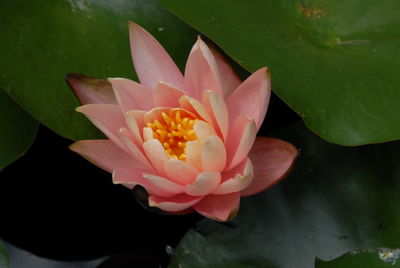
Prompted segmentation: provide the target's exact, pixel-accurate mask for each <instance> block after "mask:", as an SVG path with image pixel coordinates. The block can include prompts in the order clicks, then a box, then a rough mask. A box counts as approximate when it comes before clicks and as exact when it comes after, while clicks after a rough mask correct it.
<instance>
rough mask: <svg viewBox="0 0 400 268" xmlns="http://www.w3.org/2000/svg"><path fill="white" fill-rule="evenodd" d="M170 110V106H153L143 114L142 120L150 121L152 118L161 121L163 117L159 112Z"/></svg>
mask: <svg viewBox="0 0 400 268" xmlns="http://www.w3.org/2000/svg"><path fill="white" fill-rule="evenodd" d="M170 110H171V109H170V108H166V107H156V108H153V109H151V110H150V111H148V112H146V113H145V114H144V122H145V123H148V122H151V123H152V122H153V121H154V120H158V121H160V122H162V121H163V120H164V119H163V118H162V116H161V114H162V113H166V114H168V113H169V111H170Z"/></svg>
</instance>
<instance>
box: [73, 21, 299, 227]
mask: <svg viewBox="0 0 400 268" xmlns="http://www.w3.org/2000/svg"><path fill="white" fill-rule="evenodd" d="M129 37H130V45H131V53H132V59H133V63H134V66H135V70H136V73H137V75H138V78H139V80H140V84H139V83H137V82H134V81H132V80H128V79H125V78H109V79H108V81H107V80H100V79H93V78H89V77H85V76H82V75H69V77H68V79H67V80H68V83H69V85H70V86H71V87H72V88H73V89H74V91H75V92H76V94H77V96H78V97H79V99H80V101H81V103H82V104H84V105H83V106H81V107H79V108H78V109H77V110H78V111H79V112H81V113H83V114H84V115H86V116H87V117H88V118H89V119H90V120H91V121H92V122H93V124H94V125H96V127H98V128H99V129H100V130H101V131H102V132H103V133H104V134H105V135H106V136H107V138H108V139H104V140H83V141H78V142H76V143H74V144H73V145H71V147H70V148H71V149H72V150H73V151H75V152H77V153H79V154H80V155H82V156H83V157H85V158H86V159H88V160H89V161H91V162H92V163H94V164H95V165H97V166H99V167H101V168H103V169H105V170H106V171H108V172H110V173H112V179H113V182H114V183H116V184H123V185H124V186H126V187H129V188H133V187H134V186H136V185H141V186H142V187H144V188H145V189H146V191H147V192H148V194H149V198H148V204H149V206H152V207H157V208H159V209H161V210H163V211H167V212H171V213H180V212H183V211H188V210H195V211H197V212H198V213H200V214H202V215H204V216H205V217H208V218H211V219H215V220H218V221H226V220H229V219H231V218H232V217H233V216H234V215H236V212H237V211H238V208H239V203H240V197H241V196H247V195H252V194H255V193H258V192H260V191H263V190H265V189H266V188H268V187H270V186H271V185H273V184H274V183H276V182H277V181H278V180H279V179H281V178H282V177H283V176H284V175H285V174H286V173H287V171H288V169H289V168H290V166H291V165H292V163H293V161H294V159H295V158H296V156H297V150H296V148H295V147H293V146H292V145H291V144H289V143H287V142H285V141H282V140H279V139H275V138H265V137H257V138H256V133H257V131H258V129H259V128H260V126H261V124H262V122H263V120H264V117H265V114H266V111H267V106H268V102H269V98H270V74H269V72H268V69H267V68H261V69H259V70H258V71H256V72H255V73H253V74H252V75H251V76H250V77H249V78H247V79H246V80H245V81H244V82H243V83H241V81H240V80H239V78H238V77H237V76H236V74H235V73H234V71H233V70H232V69H231V67H230V66H229V65H228V64H227V63H226V62H225V61H224V59H223V58H222V57H221V56H220V55H218V54H217V53H216V52H214V51H213V50H210V48H209V47H208V46H207V45H206V44H205V43H204V42H203V41H202V40H201V39H200V38H199V39H198V40H197V42H196V43H195V44H194V46H193V48H192V50H191V51H190V54H189V58H188V60H187V63H186V67H185V73H184V75H182V73H181V71H180V70H179V69H178V67H177V66H176V65H175V63H174V62H173V61H172V59H171V58H170V56H169V55H168V54H167V52H166V51H165V50H164V49H163V47H162V46H161V45H160V44H159V43H158V42H157V40H156V39H154V37H153V36H151V35H150V34H149V33H148V32H147V31H145V30H144V29H143V28H141V27H140V26H138V25H137V24H135V23H132V22H130V23H129Z"/></svg>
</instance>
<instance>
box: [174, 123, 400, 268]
mask: <svg viewBox="0 0 400 268" xmlns="http://www.w3.org/2000/svg"><path fill="white" fill-rule="evenodd" d="M277 137H280V138H283V139H285V140H287V141H290V142H291V143H293V144H294V145H295V146H296V147H297V148H299V149H300V156H299V158H298V161H297V163H296V164H295V167H294V170H293V172H292V173H291V174H290V175H289V177H288V178H286V179H285V180H284V181H282V182H281V183H279V184H278V185H277V186H275V187H273V188H272V189H269V190H267V191H265V192H263V193H261V194H259V195H256V196H251V197H246V198H243V199H242V203H241V208H240V211H239V215H238V216H237V218H236V219H235V220H233V221H232V223H230V224H228V225H224V224H220V223H216V222H212V221H210V220H202V221H201V222H200V223H199V226H198V229H196V230H191V231H189V232H188V233H187V234H186V236H185V237H184V239H183V240H182V241H181V242H180V245H179V246H178V248H177V249H176V256H175V260H174V261H173V264H172V265H171V267H181V268H185V267H213V268H214V267H258V268H259V267H268V268H270V267H281V268H293V267H296V268H303V267H304V268H309V267H312V266H313V264H314V260H315V258H316V257H318V258H320V259H323V260H330V259H332V258H335V257H338V256H340V255H342V254H344V253H346V252H348V251H350V250H355V249H360V248H381V247H387V248H398V247H399V246H400V228H399V226H400V213H399V209H400V195H399V190H400V165H399V159H400V158H399V153H398V152H399V150H400V142H392V143H385V144H377V145H365V146H361V147H342V146H338V145H334V144H331V143H328V142H325V141H323V140H322V139H320V138H319V137H317V136H315V135H313V134H311V133H310V132H309V131H307V130H306V128H305V127H304V126H303V125H299V124H296V125H294V126H291V127H288V128H286V129H283V130H282V131H281V132H279V133H277ZM179 265H181V266H179Z"/></svg>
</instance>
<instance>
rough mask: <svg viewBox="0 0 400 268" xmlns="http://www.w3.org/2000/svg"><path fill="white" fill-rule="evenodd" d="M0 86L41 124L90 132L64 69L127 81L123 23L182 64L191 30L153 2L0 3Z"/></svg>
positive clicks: (81, 134)
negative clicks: (146, 34) (134, 27)
mask: <svg viewBox="0 0 400 268" xmlns="http://www.w3.org/2000/svg"><path fill="white" fill-rule="evenodd" d="M0 4H1V9H0V26H1V27H0V36H1V42H0V50H1V51H2V53H1V54H0V87H2V88H3V89H5V90H6V91H7V92H8V93H9V94H10V95H11V96H12V97H13V98H14V99H16V100H17V101H18V103H19V104H20V105H21V106H22V107H24V108H25V109H26V110H27V111H28V112H29V113H30V114H32V115H33V116H34V117H35V118H36V119H38V120H39V121H40V122H41V123H43V124H45V125H46V126H48V127H50V128H51V129H53V130H54V131H56V132H57V133H59V134H61V135H63V136H65V137H67V138H71V139H82V138H93V137H94V136H96V135H98V132H97V130H95V128H94V127H93V126H92V125H91V124H90V123H89V122H88V121H87V120H86V119H85V118H84V117H83V116H82V115H80V114H79V113H77V112H75V110H74V108H75V107H77V106H79V104H78V101H77V100H76V98H75V96H74V95H73V93H72V92H71V90H70V89H69V88H68V86H67V85H66V83H65V81H64V77H65V75H66V74H67V73H83V74H86V75H90V76H94V77H103V78H106V77H126V78H132V79H134V78H135V74H134V71H133V65H132V63H131V56H130V49H129V40H128V26H127V22H128V20H133V21H135V22H137V23H139V24H141V25H142V26H143V27H145V28H146V29H147V30H149V31H150V32H151V33H152V34H154V35H155V36H156V37H157V39H159V41H160V42H161V43H162V44H163V45H165V47H166V49H167V50H168V51H169V52H170V53H171V56H172V57H173V58H174V59H175V60H176V61H177V62H178V63H179V64H180V65H181V66H182V65H183V63H184V62H185V60H186V57H187V54H188V53H189V50H190V47H191V45H192V44H193V43H194V42H195V39H196V38H195V33H194V32H193V31H192V30H191V29H190V28H189V27H187V26H186V25H184V24H183V23H181V22H180V21H179V20H178V19H177V18H175V17H174V16H172V15H170V14H169V13H168V12H166V11H165V10H164V9H163V8H162V7H160V6H159V4H158V3H156V2H155V1H154V0H146V1H140V0H116V1H107V0H53V1H47V0H37V1H24V0H15V1H6V0H0Z"/></svg>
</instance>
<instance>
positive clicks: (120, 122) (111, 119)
mask: <svg viewBox="0 0 400 268" xmlns="http://www.w3.org/2000/svg"><path fill="white" fill-rule="evenodd" d="M76 110H77V111H78V112H81V113H83V114H84V115H86V116H87V117H88V118H89V120H90V121H92V123H93V124H94V125H95V126H96V127H97V128H98V129H100V130H101V131H102V132H103V133H104V134H105V135H106V136H107V137H108V138H110V139H111V140H112V141H113V142H115V143H116V144H117V145H118V146H121V148H124V145H123V144H122V142H121V141H120V139H119V129H120V128H121V127H125V126H126V123H125V118H124V115H123V114H122V112H121V109H120V107H119V106H118V105H113V104H86V105H84V106H80V107H78V108H77V109H76Z"/></svg>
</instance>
